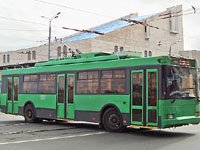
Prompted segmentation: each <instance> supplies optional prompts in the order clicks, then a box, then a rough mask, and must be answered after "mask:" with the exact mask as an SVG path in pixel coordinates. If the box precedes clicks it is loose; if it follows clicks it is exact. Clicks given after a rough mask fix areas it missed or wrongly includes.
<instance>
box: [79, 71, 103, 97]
mask: <svg viewBox="0 0 200 150" xmlns="http://www.w3.org/2000/svg"><path fill="white" fill-rule="evenodd" d="M98 78H99V74H98V71H90V72H79V73H78V80H77V93H78V94H83V93H85V94H96V93H98V92H99V82H98Z"/></svg>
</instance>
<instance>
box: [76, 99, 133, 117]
mask: <svg viewBox="0 0 200 150" xmlns="http://www.w3.org/2000/svg"><path fill="white" fill-rule="evenodd" d="M123 102H125V104H124V103H123ZM106 104H114V105H116V106H117V107H118V108H119V110H120V112H121V113H129V111H130V110H129V109H130V108H129V106H130V96H129V95H75V102H74V105H75V110H83V111H84V110H85V111H100V110H101V109H102V108H103V106H105V105H106Z"/></svg>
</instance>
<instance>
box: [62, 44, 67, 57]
mask: <svg viewBox="0 0 200 150" xmlns="http://www.w3.org/2000/svg"><path fill="white" fill-rule="evenodd" d="M63 56H64V57H67V46H66V45H64V46H63Z"/></svg>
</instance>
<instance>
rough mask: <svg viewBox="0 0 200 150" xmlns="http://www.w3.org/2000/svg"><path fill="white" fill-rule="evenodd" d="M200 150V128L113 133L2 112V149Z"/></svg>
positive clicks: (136, 130) (137, 130)
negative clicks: (31, 120) (34, 121)
mask: <svg viewBox="0 0 200 150" xmlns="http://www.w3.org/2000/svg"><path fill="white" fill-rule="evenodd" d="M199 148H200V125H190V126H184V127H178V128H175V129H165V130H139V129H128V130H127V131H126V132H123V133H109V132H105V131H104V130H100V129H99V128H98V126H97V125H90V124H73V123H65V122H59V123H57V122H43V123H37V124H28V123H24V118H23V117H19V116H11V115H5V114H2V113H0V150H2V149H3V150H27V149H28V150H39V149H42V150H45V149H47V150H63V149H73V150H79V149H81V150H102V149H108V150H122V149H124V150H134V149H137V150H138V149H139V150H179V149H180V150H186V149H187V150H188V149H190V150H192V149H199Z"/></svg>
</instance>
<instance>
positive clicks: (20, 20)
mask: <svg viewBox="0 0 200 150" xmlns="http://www.w3.org/2000/svg"><path fill="white" fill-rule="evenodd" d="M0 18H2V19H7V20H12V21H19V22H24V23H30V24H37V25H42V26H48V25H47V24H43V23H39V22H32V21H26V20H22V19H15V18H8V17H4V16H0Z"/></svg>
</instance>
